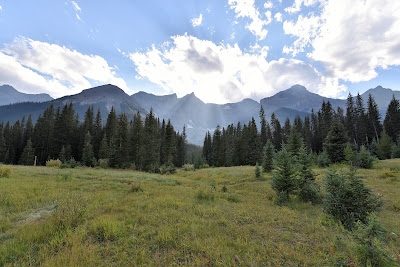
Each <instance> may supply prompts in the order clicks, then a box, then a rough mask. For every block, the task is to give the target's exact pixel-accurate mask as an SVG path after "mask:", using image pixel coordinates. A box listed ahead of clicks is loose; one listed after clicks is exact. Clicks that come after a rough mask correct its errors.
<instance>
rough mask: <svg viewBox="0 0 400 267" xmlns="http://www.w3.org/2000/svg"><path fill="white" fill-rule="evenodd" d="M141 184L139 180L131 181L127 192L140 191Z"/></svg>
mask: <svg viewBox="0 0 400 267" xmlns="http://www.w3.org/2000/svg"><path fill="white" fill-rule="evenodd" d="M142 191H143V189H142V185H141V183H140V182H132V183H131V187H130V188H129V192H131V193H136V192H142Z"/></svg>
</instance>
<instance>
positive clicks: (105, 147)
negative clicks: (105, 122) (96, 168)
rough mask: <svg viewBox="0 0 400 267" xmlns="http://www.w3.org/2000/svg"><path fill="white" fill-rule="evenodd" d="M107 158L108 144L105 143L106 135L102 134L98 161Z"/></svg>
mask: <svg viewBox="0 0 400 267" xmlns="http://www.w3.org/2000/svg"><path fill="white" fill-rule="evenodd" d="M107 158H108V142H107V134H106V133H104V136H103V140H102V141H101V145H100V149H99V159H107Z"/></svg>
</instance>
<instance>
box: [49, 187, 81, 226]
mask: <svg viewBox="0 0 400 267" xmlns="http://www.w3.org/2000/svg"><path fill="white" fill-rule="evenodd" d="M55 204H56V208H55V211H54V213H53V216H52V221H53V223H54V225H55V226H56V227H57V229H58V230H65V229H73V228H75V227H77V226H78V225H79V224H81V223H82V222H83V221H84V219H85V215H86V210H87V199H86V198H84V197H83V196H82V195H81V194H70V195H68V196H67V197H66V198H64V199H61V200H58V201H56V203H55Z"/></svg>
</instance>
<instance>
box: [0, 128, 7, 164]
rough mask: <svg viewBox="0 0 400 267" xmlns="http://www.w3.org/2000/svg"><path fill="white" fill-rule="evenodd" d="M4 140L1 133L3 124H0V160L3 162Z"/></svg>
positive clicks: (4, 154) (4, 155)
mask: <svg viewBox="0 0 400 267" xmlns="http://www.w3.org/2000/svg"><path fill="white" fill-rule="evenodd" d="M6 151H7V150H6V142H5V140H4V135H3V124H1V125H0V162H2V163H3V162H4V160H5V157H6Z"/></svg>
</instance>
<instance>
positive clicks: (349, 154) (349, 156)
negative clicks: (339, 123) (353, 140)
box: [344, 144, 356, 165]
mask: <svg viewBox="0 0 400 267" xmlns="http://www.w3.org/2000/svg"><path fill="white" fill-rule="evenodd" d="M344 159H345V160H346V162H347V163H348V164H350V165H352V164H353V162H354V160H355V159H356V155H355V153H354V151H353V148H352V147H351V145H349V144H348V145H347V146H346V147H345V149H344Z"/></svg>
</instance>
